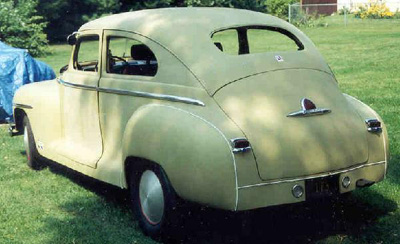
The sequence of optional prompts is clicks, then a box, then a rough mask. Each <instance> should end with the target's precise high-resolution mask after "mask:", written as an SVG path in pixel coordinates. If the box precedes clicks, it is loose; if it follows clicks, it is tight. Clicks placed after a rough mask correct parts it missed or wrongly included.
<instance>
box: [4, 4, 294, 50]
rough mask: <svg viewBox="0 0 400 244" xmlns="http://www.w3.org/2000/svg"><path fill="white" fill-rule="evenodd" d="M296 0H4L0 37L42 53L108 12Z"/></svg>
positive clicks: (264, 9)
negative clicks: (49, 46)
mask: <svg viewBox="0 0 400 244" xmlns="http://www.w3.org/2000/svg"><path fill="white" fill-rule="evenodd" d="M293 1H296V0H52V1H48V0H1V1H0V41H3V42H6V43H7V44H10V45H12V46H15V47H19V48H25V49H28V50H29V52H30V53H31V54H32V55H33V56H40V55H43V54H44V53H45V52H46V48H47V44H48V42H50V43H57V42H65V38H66V36H67V35H68V34H70V33H72V32H73V31H76V30H77V29H78V28H79V27H80V26H81V25H82V24H84V23H86V22H88V21H90V20H93V19H96V18H99V17H101V16H105V15H109V14H115V13H121V12H128V11H135V10H141V9H151V8H165V7H188V6H193V7H197V6H201V7H231V8H241V9H249V10H253V11H259V12H268V11H267V10H268V9H276V4H278V5H279V6H280V5H282V6H281V7H280V8H281V9H282V10H283V11H285V10H286V9H287V3H289V2H293ZM279 6H278V7H279ZM284 14H285V13H283V14H282V15H283V16H284Z"/></svg>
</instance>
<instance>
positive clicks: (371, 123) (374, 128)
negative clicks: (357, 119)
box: [365, 119, 382, 133]
mask: <svg viewBox="0 0 400 244" xmlns="http://www.w3.org/2000/svg"><path fill="white" fill-rule="evenodd" d="M365 124H366V125H367V128H368V131H369V132H372V133H381V132H382V126H381V122H380V121H379V120H377V119H366V120H365Z"/></svg>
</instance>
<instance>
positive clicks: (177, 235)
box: [47, 164, 400, 243]
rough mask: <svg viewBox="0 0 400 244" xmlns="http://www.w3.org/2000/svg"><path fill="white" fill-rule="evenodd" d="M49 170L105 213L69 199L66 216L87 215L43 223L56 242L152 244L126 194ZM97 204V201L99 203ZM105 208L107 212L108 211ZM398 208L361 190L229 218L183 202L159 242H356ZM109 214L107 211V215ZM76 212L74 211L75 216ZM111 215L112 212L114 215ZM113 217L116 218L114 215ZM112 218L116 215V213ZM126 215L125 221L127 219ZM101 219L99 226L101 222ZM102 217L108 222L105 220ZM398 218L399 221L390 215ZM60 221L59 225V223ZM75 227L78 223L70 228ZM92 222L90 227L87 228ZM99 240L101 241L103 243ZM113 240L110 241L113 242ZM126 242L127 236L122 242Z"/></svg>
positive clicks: (60, 169) (226, 213)
mask: <svg viewBox="0 0 400 244" xmlns="http://www.w3.org/2000/svg"><path fill="white" fill-rule="evenodd" d="M49 168H50V170H51V171H52V172H53V173H55V174H59V175H63V176H65V177H67V178H69V179H70V180H71V181H73V182H75V183H76V184H78V185H80V186H81V187H83V188H85V189H87V190H89V191H91V192H94V193H95V194H97V195H98V196H99V197H100V198H101V199H102V200H104V206H105V207H104V209H103V208H99V207H98V206H97V204H96V203H95V202H92V201H93V199H92V200H90V201H88V200H85V199H71V201H70V202H68V203H67V204H64V205H62V206H60V207H61V208H63V209H65V210H66V211H71V209H75V210H76V211H78V210H80V209H84V212H85V214H75V215H74V219H72V220H71V219H70V220H68V223H67V222H66V223H63V221H62V220H59V219H56V218H51V219H47V225H48V226H57V225H59V226H63V227H62V228H49V229H51V230H52V231H57V232H58V233H53V236H55V239H54V240H52V241H60V240H59V239H57V238H56V237H60V236H66V235H67V236H69V237H70V238H72V239H71V240H75V241H76V242H77V243H96V242H98V240H103V241H104V242H103V243H108V241H107V240H108V239H106V240H105V239H104V238H106V237H107V238H110V240H109V241H110V242H112V243H127V242H128V239H124V237H123V236H124V234H121V235H118V236H119V237H118V238H121V240H120V241H118V240H115V235H113V234H111V233H110V232H113V233H114V232H115V230H114V231H113V230H112V229H110V228H111V227H110V226H112V228H117V229H119V231H120V232H122V233H123V231H122V229H125V231H126V233H135V234H134V235H133V236H129V238H131V239H129V243H132V238H133V239H135V241H134V242H133V243H141V242H146V243H147V242H151V240H150V239H149V238H147V237H145V236H143V234H142V233H141V231H140V229H139V228H138V226H137V222H136V221H135V220H134V219H133V218H130V215H131V211H130V201H129V194H128V192H127V191H126V190H121V189H119V188H117V187H114V186H110V185H108V184H105V183H102V182H99V181H97V180H94V179H92V178H89V177H86V176H83V175H81V174H80V173H77V172H75V171H73V170H70V169H68V168H66V167H64V166H60V165H58V164H50V166H49ZM363 194H368V196H369V198H374V201H378V202H381V203H384V204H371V203H369V201H368V200H365V199H363V198H362V197H360V196H362V195H363ZM97 201H98V200H97ZM107 205H108V207H106V206H107ZM110 205H111V206H112V208H116V209H117V210H115V211H117V213H118V214H121V212H122V215H121V216H120V217H118V218H116V219H114V216H113V217H111V218H107V215H108V214H109V213H107V211H110V208H111V207H110ZM396 208H397V204H396V203H395V202H393V201H391V200H388V199H386V198H385V197H384V196H382V195H380V194H378V193H376V192H375V191H374V190H373V189H370V188H365V189H362V190H360V191H357V192H356V194H353V195H351V196H349V197H346V198H338V199H330V200H318V201H315V202H306V203H300V204H292V205H285V206H279V207H270V208H265V209H258V210H254V211H249V212H239V213H233V212H229V211H222V210H217V209H211V208H205V207H202V206H199V205H197V204H193V203H185V204H184V205H183V207H182V209H181V218H180V219H181V220H182V221H181V222H180V223H181V224H180V225H179V226H173V228H171V230H169V231H168V232H167V233H165V234H164V235H163V237H162V239H161V242H164V243H310V242H316V241H318V240H321V239H324V238H327V237H329V236H333V235H335V236H336V237H337V238H341V237H350V238H355V239H356V238H357V237H358V236H360V235H361V234H363V235H364V234H365V233H366V232H368V229H369V228H370V227H371V226H373V225H375V224H376V222H377V219H378V218H379V217H381V216H384V215H390V212H393V211H394V210H395V209H396ZM107 209H108V210H107ZM75 210H74V211H75ZM112 211H114V210H112ZM118 214H117V215H118ZM114 215H115V214H114ZM128 215H129V217H127V216H128ZM100 216H102V219H103V221H106V222H103V224H102V222H101V220H99V218H101V217H100ZM104 216H106V218H107V219H104ZM390 217H393V218H399V217H400V216H394V215H393V216H390ZM60 222H61V223H60ZM71 223H76V224H71ZM80 223H88V224H89V225H92V226H93V227H96V228H95V229H91V228H88V227H87V226H86V225H82V224H80ZM91 223H92V224H91ZM101 238H103V239H101ZM113 238H114V239H113ZM126 238H128V237H126Z"/></svg>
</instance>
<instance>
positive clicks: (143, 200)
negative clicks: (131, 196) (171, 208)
mask: <svg viewBox="0 0 400 244" xmlns="http://www.w3.org/2000/svg"><path fill="white" fill-rule="evenodd" d="M139 199H140V207H141V209H142V213H143V215H144V216H145V217H146V219H147V221H149V223H150V224H152V225H156V224H158V223H160V222H161V219H162V217H163V215H164V193H163V189H162V186H161V182H160V180H159V179H158V177H157V175H156V174H155V173H154V172H153V171H151V170H146V171H145V172H143V174H142V177H141V178H140V183H139Z"/></svg>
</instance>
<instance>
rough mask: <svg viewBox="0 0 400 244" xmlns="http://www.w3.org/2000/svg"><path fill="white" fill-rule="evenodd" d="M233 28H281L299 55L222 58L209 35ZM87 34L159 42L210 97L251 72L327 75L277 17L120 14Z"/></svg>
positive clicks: (210, 12) (202, 12)
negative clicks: (106, 32)
mask: <svg viewBox="0 0 400 244" xmlns="http://www.w3.org/2000/svg"><path fill="white" fill-rule="evenodd" d="M232 16H234V18H233V17H232ZM193 26H196V28H193ZM235 26H270V27H278V28H283V29H285V30H288V31H289V32H291V33H292V34H294V35H295V36H296V37H297V38H298V39H299V40H300V42H301V43H302V44H303V45H304V50H301V51H298V52H271V53H259V54H250V55H241V56H234V55H227V54H224V53H222V52H220V51H219V50H218V49H217V48H216V47H215V45H214V43H213V42H212V40H211V35H212V33H214V32H216V31H218V30H222V29H226V28H231V27H235ZM91 29H110V30H115V29H117V30H124V31H129V32H134V33H137V34H139V35H143V36H146V37H148V38H149V39H151V40H153V41H154V42H157V43H159V44H160V45H162V46H163V47H165V48H166V49H168V50H169V51H170V52H171V53H173V54H174V55H176V56H177V57H178V58H179V59H180V60H181V61H182V62H183V63H184V64H185V65H186V66H187V67H189V69H190V70H191V71H192V72H193V73H194V74H195V76H196V77H197V78H198V80H199V81H200V82H201V84H202V85H203V86H204V87H205V89H206V90H207V91H208V92H209V94H214V93H215V92H216V91H217V90H218V89H219V88H220V87H221V86H223V85H225V84H227V83H228V82H231V81H234V80H237V79H240V78H243V77H246V76H248V75H253V74H254V73H260V72H266V71H271V70H277V69H289V68H310V69H318V70H322V71H326V72H329V73H330V72H331V71H330V69H329V67H328V65H327V64H326V62H325V61H324V60H323V58H322V56H321V54H320V53H319V52H318V51H317V50H316V48H315V46H314V44H313V43H312V42H311V40H310V39H309V38H308V37H306V36H305V35H304V34H303V33H302V32H301V31H300V30H299V29H297V28H295V27H294V26H293V25H291V24H289V23H287V22H285V21H282V20H281V19H279V18H277V17H274V16H271V15H266V14H262V13H256V12H252V11H248V10H238V9H227V8H184V9H156V10H143V11H139V12H137V13H136V14H135V15H132V14H130V13H124V14H119V15H118V18H115V17H103V18H100V19H97V20H94V21H91V22H89V23H87V24H85V25H83V26H82V27H81V28H80V30H79V31H84V30H91ZM182 33H184V35H182ZM276 55H281V56H282V57H283V60H284V62H277V60H276V59H275V56H276Z"/></svg>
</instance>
